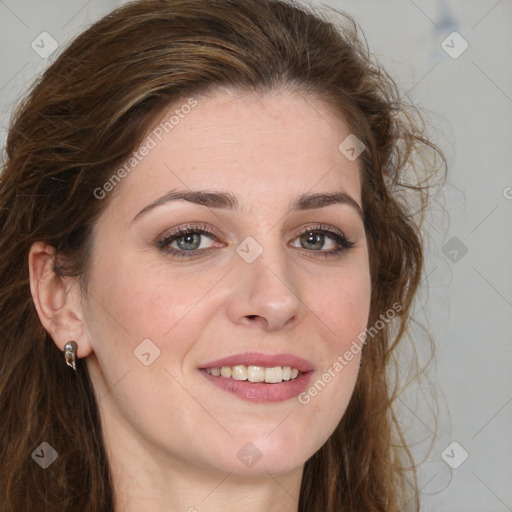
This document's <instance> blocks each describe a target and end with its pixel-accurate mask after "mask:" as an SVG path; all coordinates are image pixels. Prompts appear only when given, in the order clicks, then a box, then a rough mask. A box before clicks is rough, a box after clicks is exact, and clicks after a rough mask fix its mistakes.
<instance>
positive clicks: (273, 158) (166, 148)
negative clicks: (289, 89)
mask: <svg viewBox="0 0 512 512" xmlns="http://www.w3.org/2000/svg"><path fill="white" fill-rule="evenodd" d="M196 102H197V103H196ZM185 105H189V107H190V108H188V107H185ZM176 111H178V112H176ZM171 116H174V118H173V119H172V121H169V120H170V119H171ZM177 119H179V121H177ZM165 122H167V125H155V130H153V131H152V132H150V133H149V136H150V138H151V141H150V139H146V140H145V141H144V144H143V146H145V147H146V149H142V146H141V148H140V151H139V152H138V156H136V157H134V158H136V159H137V162H135V160H133V161H132V164H135V165H133V167H130V166H127V167H126V169H130V171H129V172H126V176H125V177H124V178H123V179H122V180H121V183H120V184H119V185H117V187H116V189H115V190H114V191H113V192H110V193H111V194H112V197H109V198H108V200H110V202H109V204H108V206H107V207H106V209H105V211H104V213H103V214H102V216H101V217H100V218H99V220H98V222H97V224H96V226H95V230H94V238H93V256H92V261H91V267H90V272H89V275H88V295H87V304H86V308H85V330H84V334H83V337H82V338H81V339H80V340H78V342H79V345H80V343H81V342H83V341H84V339H85V338H87V340H88V342H89V343H90V344H91V345H92V349H93V352H92V353H91V354H90V355H89V357H88V358H87V364H88V369H89V371H90V373H91V378H92V380H93V384H94V387H95V390H96V392H97V396H98V398H97V399H98V401H99V407H100V412H101V417H102V421H103V424H104V429H105V435H106V438H107V440H110V441H108V442H110V443H111V444H114V443H115V446H116V447H120V448H119V449H122V448H123V447H124V448H126V450H127V451H126V457H130V456H131V455H130V454H132V455H133V454H134V453H135V452H137V448H134V446H139V447H143V448H144V453H146V454H151V456H153V457H154V458H158V460H160V461H163V460H165V461H166V462H167V463H170V464H175V465H176V468H178V467H185V466H184V464H193V465H195V466H196V467H200V468H203V469H205V468H206V469H217V470H221V471H223V472H234V473H244V474H253V475H260V474H261V475H265V474H266V473H267V472H269V473H272V474H277V473H282V472H287V471H290V470H292V469H294V468H298V467H299V466H301V465H302V464H303V463H304V462H305V461H306V460H307V459H308V458H309V457H310V456H311V455H312V454H313V453H314V452H315V451H317V450H318V449H319V448H320V447H321V445H322V444H323V443H324V442H325V441H326V440H327V438H328V437H329V435H330V434H331V433H332V432H333V430H334V429H335V427H336V426H337V424H338V423H339V421H340V419H341V417H342V416H343V414H344V412H345V409H346V407H347V405H348V402H349V399H350V396H351V394H352V391H353V388H354V384H355V381H356V377H357V374H358V370H359V355H358V354H355V355H354V357H353V359H352V360H351V361H350V362H349V363H348V364H345V365H342V369H341V370H340V369H339V365H336V362H337V361H338V362H339V360H340V359H339V357H341V356H343V354H344V353H345V352H346V351H347V350H349V349H350V347H351V346H353V345H352V343H353V341H354V340H357V336H358V335H359V334H360V333H361V332H362V331H364V330H365V328H366V325H367V320H368V314H369V302H370V275H369V265H368V252H367V244H366V237H365V231H364V227H363V220H362V217H361V215H360V212H359V211H358V210H359V207H360V206H361V193H360V189H361V187H360V177H359V169H358V161H357V159H356V160H353V159H348V158H346V157H345V156H344V154H343V153H342V152H340V150H339V149H338V146H339V145H340V143H341V142H342V141H344V140H345V139H346V138H347V136H349V135H350V130H349V129H348V127H347V125H346V124H345V122H344V121H343V120H342V119H340V118H339V117H338V116H336V115H335V114H334V113H333V112H332V109H330V108H328V106H327V105H325V104H323V103H322V102H320V101H319V100H316V99H313V98H311V97H308V98H305V97H303V96H302V95H300V94H298V93H288V94H285V93H284V92H280V93H275V94H272V95H262V96H256V95H235V94H233V93H229V92H228V91H227V90H223V91H218V92H217V93H215V94H213V95H210V96H207V97H202V98H200V97H197V98H195V99H194V100H191V99H188V102H187V99H185V100H184V101H183V102H182V103H180V104H177V105H174V106H173V107H172V108H170V109H169V110H168V111H167V112H165V113H163V115H162V123H165ZM163 126H165V129H164V128H163ZM166 131H167V132H168V133H166ZM153 146H154V147H153ZM146 153H147V154H146ZM126 169H125V171H126ZM123 174H125V173H123V172H121V173H119V174H118V176H119V175H121V176H122V175H123ZM107 188H109V187H108V186H107ZM198 192H201V194H198ZM174 194H176V195H175V196H174ZM334 194H337V195H338V196H337V198H334ZM325 195H328V196H325ZM98 200H107V199H98ZM177 230H180V231H181V233H176V232H177ZM344 237H345V238H346V239H347V240H348V241H349V245H347V243H346V241H345V240H344ZM226 358H227V359H226ZM223 359H226V360H225V361H220V360H223ZM222 367H223V369H222V370H221V371H222V375H220V376H219V375H216V374H217V373H218V372H219V370H220V369H221V368H222ZM234 367H237V368H234ZM273 367H277V368H274V369H271V368H273ZM266 368H269V369H268V370H266ZM334 368H336V369H337V370H334ZM294 369H296V370H300V373H298V376H297V377H296V378H293V377H295V375H296V373H297V371H296V370H295V371H294ZM329 370H330V375H331V378H330V379H328V378H327V377H324V378H322V375H323V374H324V373H325V372H328V371H329ZM230 373H231V374H232V376H231V377H228V375H229V374H230ZM245 378H249V380H244V379H245ZM239 379H241V380H239ZM262 379H266V381H271V382H261V380H262ZM283 379H286V380H283ZM252 381H255V382H252ZM274 381H277V382H274ZM318 381H321V382H322V384H318ZM326 381H327V382H326ZM315 383H317V385H316V393H315V391H313V392H312V393H309V392H308V390H309V389H310V388H311V387H312V386H313V387H314V385H315ZM114 440H115V441H114Z"/></svg>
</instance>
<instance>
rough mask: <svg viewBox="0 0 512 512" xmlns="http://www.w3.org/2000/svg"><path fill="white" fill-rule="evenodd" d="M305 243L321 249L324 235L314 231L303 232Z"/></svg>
mask: <svg viewBox="0 0 512 512" xmlns="http://www.w3.org/2000/svg"><path fill="white" fill-rule="evenodd" d="M304 237H305V242H306V244H309V245H310V246H315V249H321V248H322V246H323V245H324V235H323V234H322V233H314V232H313V231H310V232H309V233H305V234H304Z"/></svg>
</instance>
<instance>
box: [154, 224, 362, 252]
mask: <svg viewBox="0 0 512 512" xmlns="http://www.w3.org/2000/svg"><path fill="white" fill-rule="evenodd" d="M215 242H217V243H221V242H219V241H218V239H217V237H216V236H215V235H214V234H213V231H212V230H210V229H208V228H207V227H206V226H190V225H187V226H185V227H180V228H178V229H176V230H175V231H173V232H172V233H170V234H167V235H165V236H164V237H163V238H162V239H161V240H159V241H158V242H157V245H158V247H159V248H160V249H161V250H162V251H164V252H165V253H167V254H170V255H172V256H174V257H178V258H191V257H196V256H200V255H201V254H203V253H204V252H205V251H207V250H209V249H212V248H214V243H215ZM297 243H298V245H297ZM326 244H327V245H328V246H329V247H330V248H328V250H326V249H325V245H326ZM353 246H354V243H353V242H351V241H350V240H348V239H347V237H346V236H345V235H344V234H343V233H342V232H341V231H338V230H334V229H333V228H330V227H328V226H325V225H321V226H320V227H319V226H309V227H307V228H305V229H303V230H302V231H301V232H300V233H299V234H298V236H297V237H296V238H295V239H294V243H293V244H292V247H297V248H299V249H304V250H306V251H308V252H311V253H316V254H315V256H317V255H318V256H321V257H325V258H328V257H334V256H336V255H340V253H342V252H345V251H346V250H347V249H350V248H352V247H353Z"/></svg>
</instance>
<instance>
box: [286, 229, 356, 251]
mask: <svg viewBox="0 0 512 512" xmlns="http://www.w3.org/2000/svg"><path fill="white" fill-rule="evenodd" d="M292 246H293V247H298V248H301V249H307V250H308V251H310V252H318V253H320V254H319V255H322V256H324V257H329V256H334V255H337V254H339V253H341V252H344V251H346V250H347V249H350V248H351V247H353V246H354V243H353V242H351V241H350V240H348V238H347V237H346V236H345V235H344V234H343V233H342V232H341V231H339V230H337V229H334V228H332V227H329V226H324V225H322V226H308V227H307V228H305V229H304V230H303V231H302V232H301V233H300V235H299V236H298V238H296V241H295V242H294V243H293V244H292Z"/></svg>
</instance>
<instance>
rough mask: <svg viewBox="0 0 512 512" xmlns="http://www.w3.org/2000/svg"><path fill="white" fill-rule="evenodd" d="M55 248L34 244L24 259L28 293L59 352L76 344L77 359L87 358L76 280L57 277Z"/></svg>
mask: <svg viewBox="0 0 512 512" xmlns="http://www.w3.org/2000/svg"><path fill="white" fill-rule="evenodd" d="M55 258H56V251H55V248H54V247H52V246H51V245H48V244H46V243H44V242H35V243H34V244H33V245H32V247H31V248H30V253H29V256H28V265H29V274H30V291H31V293H32V299H33V300H34V304H35V307H36V310H37V314H38V315H39V320H40V321H41V324H42V325H43V327H44V328H45V329H46V330H47V331H48V332H49V333H50V335H51V337H52V338H53V341H54V342H55V344H56V345H57V346H58V347H59V349H60V350H64V345H66V343H67V342H68V341H71V340H74V341H76V342H77V345H78V350H77V356H78V357H85V356H88V355H89V354H90V353H91V352H92V346H91V343H90V341H89V340H88V339H87V336H85V335H83V334H84V331H85V324H84V314H83V311H84V308H83V304H82V296H81V293H80V286H79V283H78V280H77V279H73V278H69V277H59V276H57V274H56V273H55V271H54V264H55Z"/></svg>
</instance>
